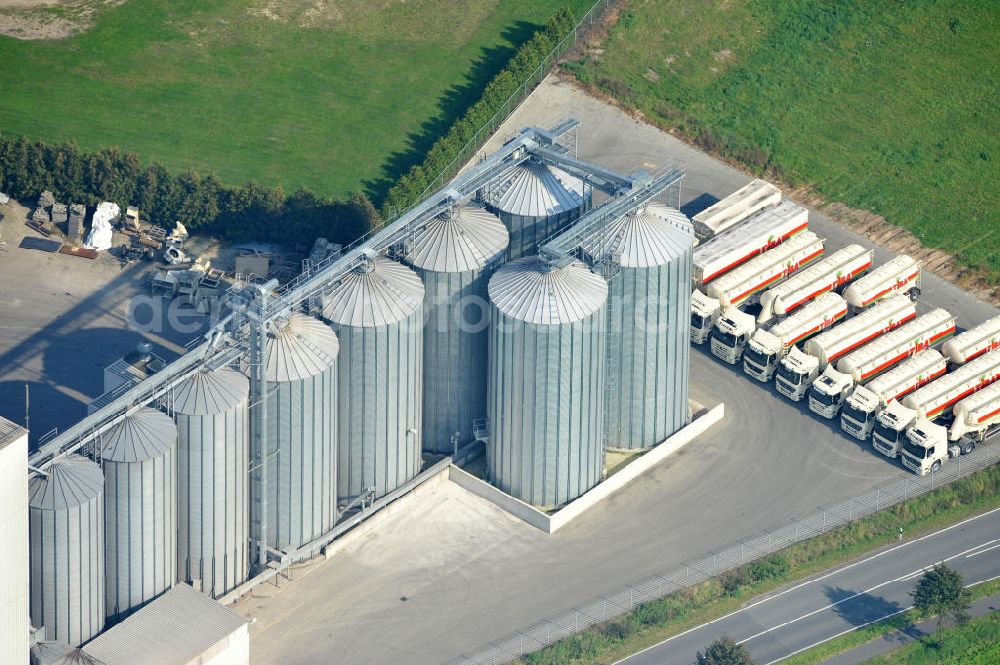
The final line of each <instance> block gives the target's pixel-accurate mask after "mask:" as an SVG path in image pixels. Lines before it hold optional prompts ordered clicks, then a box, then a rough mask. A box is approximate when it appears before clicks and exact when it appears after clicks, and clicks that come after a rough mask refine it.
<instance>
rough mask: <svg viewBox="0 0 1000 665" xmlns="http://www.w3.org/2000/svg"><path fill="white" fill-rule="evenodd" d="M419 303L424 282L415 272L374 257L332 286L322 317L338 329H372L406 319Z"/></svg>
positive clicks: (396, 263) (419, 306) (422, 297)
mask: <svg viewBox="0 0 1000 665" xmlns="http://www.w3.org/2000/svg"><path fill="white" fill-rule="evenodd" d="M423 302H424V283H423V282H422V281H420V277H419V276H418V275H417V273H415V272H413V271H412V270H410V269H409V268H407V267H406V266H404V265H403V264H401V263H398V262H396V261H393V260H391V259H388V258H386V257H384V256H377V257H375V258H374V259H368V260H366V261H365V262H364V263H363V264H362V265H360V266H358V268H356V269H355V270H352V271H351V272H349V273H348V274H346V275H345V276H344V277H343V278H341V280H340V281H339V282H338V283H337V284H335V285H334V286H333V289H332V291H331V293H330V295H329V297H328V298H327V301H326V305H325V306H324V308H323V315H324V316H325V317H326V318H328V319H330V320H331V321H333V322H334V323H338V324H340V325H342V326H352V327H354V328H376V327H379V326H387V325H389V324H392V323H396V322H397V321H402V320H404V319H406V318H407V317H409V316H410V315H411V314H413V313H414V312H416V311H417V310H418V309H420V308H421V306H423Z"/></svg>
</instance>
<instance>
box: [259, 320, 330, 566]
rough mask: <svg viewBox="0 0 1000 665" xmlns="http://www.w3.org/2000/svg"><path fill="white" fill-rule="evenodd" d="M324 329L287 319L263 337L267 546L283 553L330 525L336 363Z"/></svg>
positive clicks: (311, 322) (320, 324)
mask: <svg viewBox="0 0 1000 665" xmlns="http://www.w3.org/2000/svg"><path fill="white" fill-rule="evenodd" d="M339 353H340V344H339V342H338V340H337V335H336V334H334V332H333V330H331V329H330V326H328V325H326V324H325V323H323V322H322V321H319V320H318V319H314V318H313V317H310V316H305V315H302V314H293V315H292V316H290V317H289V318H288V319H287V320H285V321H282V322H279V324H278V325H277V326H276V327H275V329H274V330H272V331H271V333H270V334H269V335H268V339H267V373H266V377H267V391H268V398H267V399H268V403H267V419H268V420H267V423H268V434H267V444H266V445H267V446H268V450H267V452H266V454H267V456H268V465H267V469H268V474H267V476H268V477H267V516H268V517H267V542H268V544H269V545H270V546H271V547H274V548H275V549H278V550H291V549H295V548H297V547H300V546H301V545H304V544H305V543H308V542H309V541H311V540H314V539H316V538H318V537H319V536H321V535H323V534H324V533H326V532H327V531H329V530H330V529H332V528H333V525H334V524H335V523H336V520H337V480H336V479H337V408H336V405H337V358H338V355H339Z"/></svg>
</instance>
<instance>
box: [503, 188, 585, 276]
mask: <svg viewBox="0 0 1000 665" xmlns="http://www.w3.org/2000/svg"><path fill="white" fill-rule="evenodd" d="M589 208H590V199H589V196H588V200H587V204H586V205H584V206H582V207H580V208H576V209H574V210H567V211H564V212H561V213H558V214H555V215H548V216H546V217H530V216H526V215H515V214H513V213H509V212H504V211H503V210H500V209H499V208H497V207H495V206H492V205H488V204H487V205H486V209H487V210H489V211H490V212H492V213H493V214H494V215H496V216H497V217H499V218H500V220H501V221H502V222H503V223H504V226H506V227H507V231H508V232H509V233H510V247H509V249H508V257H507V258H508V260H510V261H513V260H514V259H519V258H521V257H522V256H531V255H533V254H537V253H538V244H539V243H540V242H542V241H543V240H545V239H546V238H548V237H550V236H552V235H553V234H555V233H556V232H557V231H559V230H560V229H563V228H565V227H567V226H569V225H570V224H571V223H572V222H574V221H576V220H577V219H578V218H579V217H580V215H581V214H582V213H583V212H586V211H587V210H588V209H589Z"/></svg>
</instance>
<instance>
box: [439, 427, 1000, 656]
mask: <svg viewBox="0 0 1000 665" xmlns="http://www.w3.org/2000/svg"><path fill="white" fill-rule="evenodd" d="M998 461H1000V445H996V444H994V445H992V446H990V445H986V446H983V447H981V448H978V449H977V450H975V451H974V452H973V453H972V454H970V455H966V456H962V457H958V458H955V459H952V460H949V461H947V462H945V464H944V465H943V466H942V468H941V470H940V471H938V472H937V473H933V474H930V475H927V476H907V477H905V478H901V479H899V480H896V481H892V482H889V483H886V484H883V485H880V486H878V487H876V488H874V489H872V490H870V491H868V492H866V493H865V494H862V495H861V496H856V497H852V498H848V499H844V500H842V501H840V502H839V503H836V504H833V505H831V506H827V507H825V508H820V509H819V510H816V511H815V512H813V513H811V514H809V515H806V516H804V517H798V518H795V519H792V520H791V521H789V522H787V523H785V524H783V525H781V526H779V527H776V528H774V529H771V530H768V531H767V532H765V533H762V534H760V535H758V536H756V537H754V538H751V539H749V540H743V541H740V542H737V543H734V544H731V545H727V546H725V547H722V548H721V549H718V550H715V551H713V552H710V553H708V554H706V555H704V556H702V557H700V558H698V559H696V560H693V561H689V562H687V563H684V564H682V565H680V566H677V567H676V568H674V569H672V570H670V571H667V572H663V573H661V574H659V575H654V576H653V577H651V578H649V579H647V580H645V581H644V582H640V583H638V584H632V585H629V586H626V587H625V588H623V589H619V590H618V591H615V592H613V593H609V594H605V595H602V596H598V597H597V598H595V599H594V600H592V601H590V602H588V603H586V604H584V605H581V606H579V607H574V608H571V609H569V610H567V611H565V612H562V613H560V614H558V615H556V616H552V617H549V618H548V619H543V620H542V621H539V622H538V623H536V624H534V625H532V626H529V627H527V628H524V629H522V630H519V631H516V632H514V633H512V634H510V635H508V636H507V637H504V638H503V639H500V640H497V641H495V642H491V643H490V644H488V645H485V646H483V647H482V648H480V649H478V650H476V651H474V652H471V653H467V654H465V655H463V656H460V657H459V658H455V659H453V660H450V661H448V663H447V664H446V665H496V664H498V663H509V662H511V661H514V660H516V659H518V658H520V657H521V656H524V655H527V654H529V653H531V652H533V651H538V650H539V649H542V648H544V647H546V646H549V645H551V644H554V643H555V642H557V641H559V640H561V639H563V638H565V637H569V636H570V635H573V634H575V633H578V632H580V631H581V630H583V629H585V628H587V627H589V626H592V625H594V624H598V623H602V622H605V621H610V620H612V619H615V618H616V617H619V616H621V615H622V614H625V613H626V612H630V611H631V610H633V609H635V608H636V607H637V606H638V605H641V604H642V603H644V602H647V601H650V600H656V599H658V598H662V597H663V596H666V595H667V594H669V593H672V592H674V591H678V590H680V589H683V588H685V587H689V586H691V585H693V584H697V583H699V582H704V581H705V580H707V579H710V578H712V577H716V576H718V575H720V574H722V573H725V572H728V571H730V570H733V569H735V568H737V567H739V566H741V565H743V564H746V563H750V562H751V561H754V560H756V559H759V558H761V557H763V556H766V555H768V554H773V553H774V552H777V551H779V550H781V549H783V548H785V547H788V546H789V545H792V544H794V543H798V542H801V541H803V540H807V539H809V538H812V537H814V536H818V535H820V534H822V533H825V532H827V531H830V530H832V529H835V528H837V527H840V526H844V525H846V524H849V523H850V522H852V521H854V520H856V519H858V518H860V517H865V516H867V515H871V514H873V513H875V512H877V511H879V510H882V509H884V508H888V507H891V506H894V505H896V504H898V503H900V502H902V501H906V500H907V499H911V498H913V497H916V496H920V495H921V494H924V493H926V492H929V491H931V490H933V489H935V488H938V487H941V486H943V485H947V484H948V483H950V482H953V481H955V480H958V479H959V478H962V477H963V476H967V475H969V474H971V473H974V472H976V471H980V470H982V469H985V468H987V467H990V466H992V465H994V464H996V463H997V462H998Z"/></svg>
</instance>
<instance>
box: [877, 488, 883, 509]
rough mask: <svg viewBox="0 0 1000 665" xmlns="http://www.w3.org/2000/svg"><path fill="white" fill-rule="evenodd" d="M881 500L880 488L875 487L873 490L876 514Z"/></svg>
mask: <svg viewBox="0 0 1000 665" xmlns="http://www.w3.org/2000/svg"><path fill="white" fill-rule="evenodd" d="M881 500H882V488H881V487H876V488H875V512H876V513H877V512H878V504H879V502H880V501H881Z"/></svg>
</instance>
